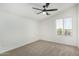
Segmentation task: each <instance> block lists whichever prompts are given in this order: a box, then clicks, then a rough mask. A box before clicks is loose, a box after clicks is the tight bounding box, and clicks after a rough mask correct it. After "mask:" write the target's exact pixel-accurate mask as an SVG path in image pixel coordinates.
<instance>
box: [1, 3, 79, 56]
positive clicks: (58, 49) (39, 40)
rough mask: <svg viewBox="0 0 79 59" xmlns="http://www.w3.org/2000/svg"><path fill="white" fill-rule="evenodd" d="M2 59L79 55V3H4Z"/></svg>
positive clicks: (2, 15)
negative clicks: (7, 58)
mask: <svg viewBox="0 0 79 59" xmlns="http://www.w3.org/2000/svg"><path fill="white" fill-rule="evenodd" d="M0 56H79V4H78V3H0Z"/></svg>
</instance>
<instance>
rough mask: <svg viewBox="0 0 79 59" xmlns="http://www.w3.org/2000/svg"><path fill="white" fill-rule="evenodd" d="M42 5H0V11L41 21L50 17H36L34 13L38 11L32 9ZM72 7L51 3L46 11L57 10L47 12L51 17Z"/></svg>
mask: <svg viewBox="0 0 79 59" xmlns="http://www.w3.org/2000/svg"><path fill="white" fill-rule="evenodd" d="M44 4H45V3H0V10H3V11H5V12H8V13H11V14H14V15H18V16H22V17H26V18H30V19H34V20H43V19H45V18H46V17H50V16H47V15H43V14H42V13H41V14H39V15H37V14H36V13H38V12H40V11H39V10H34V9H32V7H36V8H42V6H43V5H44ZM73 5H74V4H73V3H51V4H50V6H49V8H48V9H53V8H57V9H58V11H52V12H49V13H50V14H51V15H54V14H56V13H57V12H60V11H63V10H65V9H67V8H69V7H71V6H73Z"/></svg>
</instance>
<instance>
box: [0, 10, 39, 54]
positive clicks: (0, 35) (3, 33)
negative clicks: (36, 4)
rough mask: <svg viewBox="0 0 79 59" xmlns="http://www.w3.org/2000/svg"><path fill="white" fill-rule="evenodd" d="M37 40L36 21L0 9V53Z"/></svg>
mask: <svg viewBox="0 0 79 59" xmlns="http://www.w3.org/2000/svg"><path fill="white" fill-rule="evenodd" d="M36 40H38V22H37V21H34V20H30V19H27V18H22V17H20V16H16V15H12V14H10V13H8V12H3V11H0V53H2V52H5V51H8V50H10V49H14V48H17V47H20V46H22V45H25V44H28V43H31V42H34V41H36Z"/></svg>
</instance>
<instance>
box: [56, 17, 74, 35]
mask: <svg viewBox="0 0 79 59" xmlns="http://www.w3.org/2000/svg"><path fill="white" fill-rule="evenodd" d="M66 18H71V20H72V22H71V23H72V24H71V27H72V28H71V34H70V35H65V34H64V31H65V29H64V19H66ZM60 19H62V21H63V29H62V30H63V34H62V35H59V34H57V22H56V35H58V36H72V35H73V18H72V17H65V18H58V19H56V20H60Z"/></svg>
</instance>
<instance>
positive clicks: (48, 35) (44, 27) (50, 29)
mask: <svg viewBox="0 0 79 59" xmlns="http://www.w3.org/2000/svg"><path fill="white" fill-rule="evenodd" d="M76 10H77V9H76V5H75V6H73V7H71V8H69V9H67V10H65V11H62V12H59V13H58V14H56V15H54V16H51V18H48V19H46V20H44V21H41V22H40V23H41V34H40V37H41V39H43V40H48V41H52V42H57V43H63V44H68V45H74V46H76V45H77V41H78V37H77V32H78V23H77V12H76ZM66 17H72V19H73V25H72V26H73V34H72V36H57V35H56V19H61V18H66Z"/></svg>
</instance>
